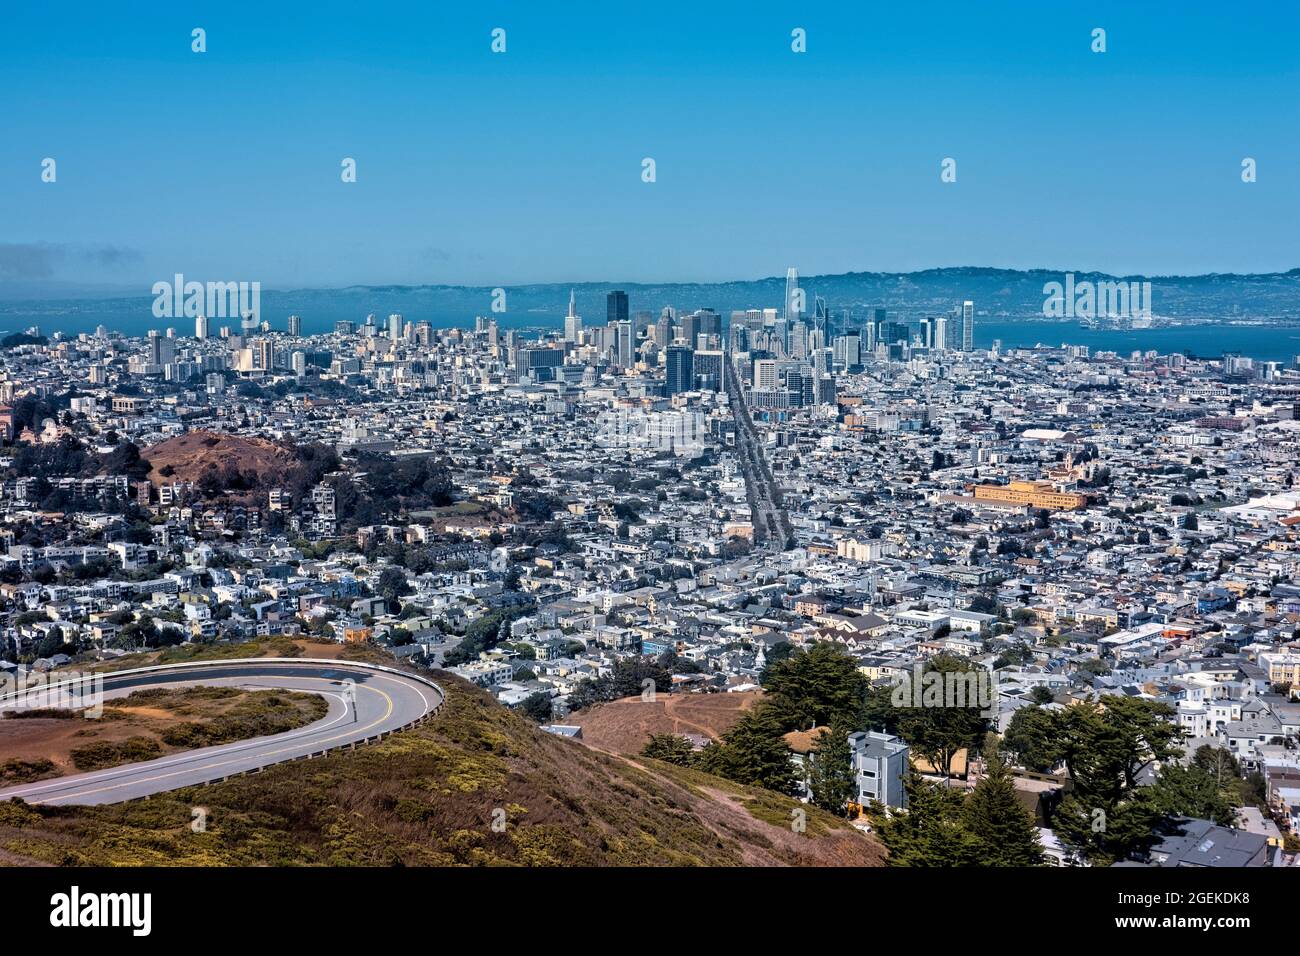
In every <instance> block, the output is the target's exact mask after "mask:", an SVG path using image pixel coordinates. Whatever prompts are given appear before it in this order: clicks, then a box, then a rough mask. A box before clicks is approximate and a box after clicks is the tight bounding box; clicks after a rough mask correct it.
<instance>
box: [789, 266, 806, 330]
mask: <svg viewBox="0 0 1300 956" xmlns="http://www.w3.org/2000/svg"><path fill="white" fill-rule="evenodd" d="M801 298H803V293H802V292H800V291H799V270H798V269H796V268H795V267H794V266H791V267H790V268H789V269H787V270H786V273H785V321H786V322H787V323H790V322H794V321H795V320H796V319H798V318H799V315H800V313H802V312H803V309H802V308H800V302H799V300H800V299H801Z"/></svg>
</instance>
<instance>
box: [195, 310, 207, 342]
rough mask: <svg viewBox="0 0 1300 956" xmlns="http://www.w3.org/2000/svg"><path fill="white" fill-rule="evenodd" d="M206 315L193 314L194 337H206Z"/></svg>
mask: <svg viewBox="0 0 1300 956" xmlns="http://www.w3.org/2000/svg"><path fill="white" fill-rule="evenodd" d="M208 328H209V323H208V317H207V316H206V315H199V316H195V318H194V337H195V338H196V339H206V338H207V337H208Z"/></svg>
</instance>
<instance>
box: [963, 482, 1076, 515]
mask: <svg viewBox="0 0 1300 956" xmlns="http://www.w3.org/2000/svg"><path fill="white" fill-rule="evenodd" d="M975 497H976V498H977V499H979V500H981V501H998V502H1002V503H1004V504H1013V505H1029V506H1030V507H1031V508H1046V509H1047V510H1049V511H1074V510H1076V509H1078V508H1082V507H1083V506H1084V505H1086V504H1087V503H1088V499H1087V498H1086V497H1085V496H1083V495H1080V494H1075V493H1074V492H1069V491H1057V490H1056V489H1055V488H1053V487H1052V483H1051V482H1050V481H1013V482H1011V484H1009V485H976V486H975Z"/></svg>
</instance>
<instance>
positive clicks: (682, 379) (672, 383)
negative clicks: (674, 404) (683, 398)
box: [664, 345, 695, 395]
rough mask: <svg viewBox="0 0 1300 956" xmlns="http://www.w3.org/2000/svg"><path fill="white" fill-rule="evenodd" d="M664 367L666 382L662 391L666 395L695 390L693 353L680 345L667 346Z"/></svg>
mask: <svg viewBox="0 0 1300 956" xmlns="http://www.w3.org/2000/svg"><path fill="white" fill-rule="evenodd" d="M667 358H668V362H667V365H666V376H665V380H666V382H667V385H666V388H665V389H664V391H665V392H666V393H667V394H668V395H676V394H678V393H679V392H689V391H693V390H694V388H695V361H694V359H695V352H694V351H693V350H692V349H688V348H683V347H682V346H680V345H670V346H668V353H667Z"/></svg>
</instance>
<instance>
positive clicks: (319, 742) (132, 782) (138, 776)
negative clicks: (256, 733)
mask: <svg viewBox="0 0 1300 956" xmlns="http://www.w3.org/2000/svg"><path fill="white" fill-rule="evenodd" d="M200 684H201V685H205V686H229V687H241V688H245V689H249V690H269V689H278V690H290V691H305V692H308V693H316V694H320V695H321V696H323V697H324V698H325V700H326V701H327V703H328V704H329V710H328V711H327V712H326V714H325V716H324V717H322V718H321V719H320V720H317V721H315V722H314V723H311V724H308V725H307V726H306V727H300V728H298V729H297V730H291V731H287V732H285V733H282V734H275V735H272V736H269V737H256V738H252V739H249V740H241V741H237V742H235V743H230V744H222V745H221V746H217V747H206V748H203V749H200V750H189V751H184V752H181V753H173V754H169V755H168V756H166V757H159V758H157V759H155V760H146V761H141V762H139V763H132V764H124V765H122V766H120V767H113V768H110V769H108V770H97V771H93V772H90V773H81V774H76V775H73V776H66V777H56V778H54V779H51V780H41V781H38V782H36V783H27V784H21V785H19V786H15V787H8V788H5V789H2V790H0V800H8V799H11V798H14V797H21V798H22V799H24V800H26V801H27V802H28V803H33V804H52V805H64V804H100V803H118V802H121V801H124V800H134V799H137V798H140V797H147V796H150V795H152V794H155V793H163V792H165V791H168V790H177V789H179V788H181V787H192V786H195V785H197V784H202V783H211V782H213V781H215V780H224V779H225V778H227V777H230V776H235V775H238V774H243V773H249V772H255V771H258V770H261V769H262V768H263V767H268V766H270V765H272V764H276V763H283V762H285V761H289V760H300V759H303V758H310V757H315V756H320V755H322V754H324V753H325V752H326V751H329V750H335V749H338V748H342V747H352V746H355V745H357V744H361V743H365V742H369V741H373V740H377V739H379V738H381V737H383V736H386V735H388V734H390V733H393V732H394V731H397V730H403V729H405V728H407V727H410V726H412V725H413V724H415V723H418V722H420V721H423V720H424V719H425V718H427V717H429V716H430V715H432V714H433V713H434V712H436V711H437V709H438V707H439V706H440V705H441V704H442V700H443V694H442V690H441V689H440V688H439V687H438V685H437V684H435V683H434V682H433V681H431V680H427V679H425V678H423V677H420V676H418V675H414V674H409V673H406V672H405V671H399V670H396V669H394V668H387V667H382V666H379V665H375V664H361V663H358V662H354V661H334V660H315V659H297V658H249V659H241V660H228V661H212V662H200V663H186V664H168V665H163V666H160V667H146V668H139V669H136V670H130V671H118V672H116V673H111V672H110V673H105V674H104V675H103V688H102V689H103V699H104V700H110V699H112V698H114V697H123V696H126V695H127V694H130V693H132V692H133V691H136V690H140V689H142V688H146V687H158V686H170V687H176V686H187V685H190V686H192V685H200ZM60 686H61V685H59V684H53V685H50V686H47V687H42V688H34V689H30V690H24V691H18V692H15V693H11V694H7V695H3V696H0V710H5V709H13V708H29V707H43V706H50V705H51V703H52V702H53V701H52V696H53V694H55V693H57V692H58V690H59V687H60ZM81 706H83V707H84V706H86V703H85V702H84V701H83V703H82V704H81Z"/></svg>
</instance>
